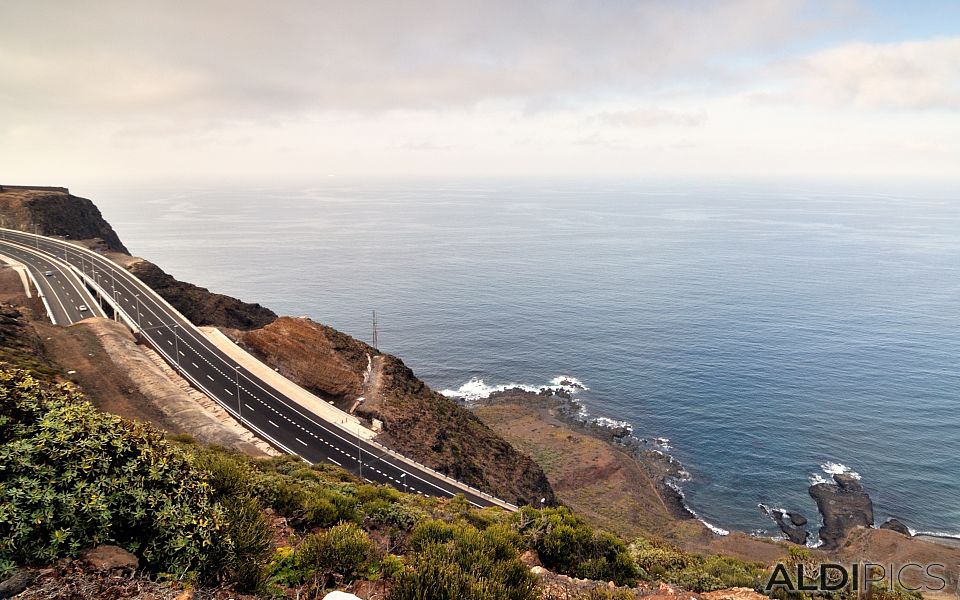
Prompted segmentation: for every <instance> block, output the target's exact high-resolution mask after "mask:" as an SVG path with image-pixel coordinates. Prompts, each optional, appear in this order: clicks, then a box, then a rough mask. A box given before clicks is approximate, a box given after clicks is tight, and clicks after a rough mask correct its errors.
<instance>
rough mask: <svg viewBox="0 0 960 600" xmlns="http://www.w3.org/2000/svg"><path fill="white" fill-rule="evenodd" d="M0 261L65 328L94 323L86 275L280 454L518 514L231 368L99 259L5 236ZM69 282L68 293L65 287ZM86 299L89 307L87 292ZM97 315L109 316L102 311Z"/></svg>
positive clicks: (1, 233) (22, 236)
mask: <svg viewBox="0 0 960 600" xmlns="http://www.w3.org/2000/svg"><path fill="white" fill-rule="evenodd" d="M0 254H5V255H8V256H11V257H13V258H16V260H18V261H20V262H22V263H23V264H25V265H27V267H28V268H29V269H31V271H32V272H34V275H35V277H36V278H37V279H38V281H40V280H43V281H45V282H47V283H49V285H48V286H46V289H44V294H47V295H48V302H50V304H51V310H52V309H53V306H52V305H53V304H54V303H56V304H58V306H61V307H62V312H63V313H65V314H64V316H65V317H66V319H65V321H64V323H65V324H69V323H72V322H75V321H76V320H79V319H78V317H79V318H86V317H87V316H92V315H91V313H92V312H93V310H97V309H95V307H94V304H95V303H94V304H91V303H87V302H79V303H85V304H87V306H88V307H89V308H90V311H88V312H86V313H79V312H78V311H76V310H75V307H76V306H77V305H78V304H79V303H78V299H80V298H83V297H84V295H83V291H82V290H84V288H83V286H82V285H80V282H79V281H78V280H77V276H78V275H81V276H82V278H84V279H85V280H86V281H87V283H88V284H94V283H95V284H96V286H97V287H98V288H99V289H100V290H101V292H102V294H103V296H104V297H105V298H106V299H112V301H113V306H115V307H117V308H118V309H119V312H120V315H121V316H122V317H123V319H124V320H125V321H126V322H127V324H128V325H129V326H130V327H131V329H133V330H134V331H135V332H139V336H140V339H141V340H143V341H144V342H146V343H147V344H148V345H150V346H151V347H152V348H154V349H155V350H156V351H157V352H158V353H159V354H161V355H162V356H163V357H164V359H166V360H167V362H169V363H170V364H171V366H173V367H174V368H175V369H176V370H177V371H178V372H179V373H180V374H181V375H182V376H183V377H185V378H186V379H187V380H188V381H190V382H191V384H192V385H193V386H194V387H196V388H197V389H198V390H200V391H201V392H203V393H204V394H206V395H207V396H209V397H210V398H212V399H213V400H214V401H216V402H217V403H218V404H220V405H221V406H222V407H223V408H224V409H226V410H227V411H228V412H229V413H230V414H231V415H233V417H234V418H236V419H237V420H238V421H240V423H242V424H243V425H244V426H246V427H247V428H249V429H250V430H252V431H253V432H254V433H255V434H257V435H258V436H259V437H261V438H262V439H264V440H266V441H268V442H270V443H271V444H272V445H274V446H275V447H277V448H278V449H280V450H283V451H285V452H288V453H290V454H295V455H297V456H300V457H301V458H303V459H304V460H306V461H307V462H309V463H317V462H326V463H330V464H334V465H337V466H340V467H343V468H344V469H346V470H347V471H350V472H352V473H354V474H357V475H359V476H361V477H363V478H365V479H367V480H370V481H374V482H378V483H386V484H389V485H391V486H393V487H395V488H397V489H398V490H401V491H405V492H409V493H417V494H421V495H424V496H428V497H452V496H454V495H456V494H463V495H464V496H465V497H466V498H467V500H468V501H469V502H470V503H472V504H474V505H475V506H481V507H484V506H501V507H503V508H506V509H508V510H512V509H515V507H513V506H512V505H511V504H509V503H507V502H505V501H503V500H499V499H496V498H494V497H493V496H490V495H488V494H485V493H482V492H480V491H479V490H476V489H474V488H469V487H467V486H464V485H463V484H459V483H457V482H454V481H452V480H450V479H449V478H446V477H444V476H442V475H440V474H439V473H436V472H434V471H432V470H430V469H427V468H426V467H423V466H420V465H418V464H416V463H414V462H413V461H410V460H407V459H404V458H402V457H400V456H399V455H396V454H395V453H390V452H389V451H388V450H387V449H386V448H384V447H383V446H380V445H378V444H375V443H371V442H369V441H365V440H363V439H361V438H359V436H358V435H356V434H353V435H351V433H350V432H349V431H347V430H345V429H343V428H342V427H340V426H339V425H338V424H336V423H331V422H328V421H324V420H323V419H321V418H320V417H319V416H317V415H315V414H313V413H311V412H309V411H307V410H306V409H305V408H303V407H302V406H300V405H299V404H297V403H296V402H294V401H293V400H291V399H290V398H287V397H285V396H284V395H283V394H282V393H280V392H279V391H277V390H276V389H274V388H272V387H271V386H270V385H268V384H267V383H265V382H264V381H262V380H261V379H259V378H258V377H257V376H256V375H254V374H252V373H250V372H248V371H247V370H246V369H244V368H243V367H242V366H241V365H239V364H237V363H236V362H235V361H233V360H232V359H231V358H230V357H228V356H227V355H226V354H224V353H223V352H222V351H221V350H220V349H219V348H217V347H216V346H215V345H214V344H213V343H212V342H211V341H209V340H208V339H207V338H206V336H205V335H204V334H203V333H202V332H200V331H199V330H198V329H197V328H196V327H194V325H193V324H192V323H190V322H189V321H188V320H187V319H186V318H185V317H184V316H183V315H181V314H180V313H179V312H177V311H176V310H175V309H174V308H173V307H171V306H170V305H169V304H167V303H166V302H165V301H164V300H163V299H162V298H160V296H159V295H158V294H156V293H155V292H154V291H153V290H152V289H151V288H150V287H148V286H147V285H146V284H144V283H143V282H141V281H140V280H139V279H137V278H136V277H134V276H133V275H132V274H130V273H129V272H128V271H127V270H126V269H124V268H122V267H120V266H118V265H116V264H115V263H113V262H112V261H110V260H109V259H107V258H105V257H103V256H101V255H99V254H98V253H96V252H93V251H90V250H88V249H86V248H81V247H80V246H78V245H75V244H73V243H70V242H67V241H64V240H59V239H56V238H50V237H44V236H35V235H33V234H29V233H24V232H20V231H15V230H10V229H0ZM46 271H54V275H52V276H50V277H46V276H44V275H43V274H44V272H46ZM71 276H72V279H71ZM68 282H69V283H70V285H65V284H66V283H68ZM41 285H42V284H41ZM78 286H79V287H80V289H79V290H78V289H76V288H77V287H78ZM86 294H87V299H88V300H89V299H90V296H89V291H86ZM71 307H74V310H72V311H71ZM95 314H97V315H102V314H103V313H102V311H99V310H97V312H96V313H95ZM58 322H59V321H58Z"/></svg>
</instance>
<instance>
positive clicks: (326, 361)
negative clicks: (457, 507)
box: [0, 186, 554, 504]
mask: <svg viewBox="0 0 960 600" xmlns="http://www.w3.org/2000/svg"><path fill="white" fill-rule="evenodd" d="M0 217H2V218H3V219H4V220H5V223H6V225H7V226H8V227H13V228H18V229H22V230H25V231H30V230H32V229H33V228H34V226H35V225H36V226H37V227H38V229H39V231H40V232H41V233H45V234H51V235H63V236H67V237H69V238H71V239H78V240H90V239H99V240H102V243H100V244H99V246H100V247H101V248H103V249H107V250H114V251H116V252H118V253H121V254H116V255H114V256H113V257H112V258H113V259H114V260H115V261H117V262H118V264H123V265H124V266H126V268H128V269H129V270H130V272H131V273H133V274H134V275H136V276H137V277H139V278H140V279H141V280H142V281H143V282H144V283H146V284H147V285H149V286H150V287H151V288H153V290H154V291H156V292H157V293H158V294H160V296H161V297H163V298H164V299H165V300H166V301H167V302H169V303H170V304H171V305H172V306H173V307H174V308H176V309H177V310H178V311H180V312H181V313H182V314H183V315H184V316H185V317H187V318H188V319H189V320H190V321H191V322H193V323H194V324H196V325H199V326H214V327H220V328H222V329H226V330H227V331H228V333H231V334H232V335H231V337H233V338H234V339H237V338H239V341H240V343H241V345H243V346H245V347H246V348H247V349H248V350H249V351H250V352H251V353H253V354H254V355H255V356H257V357H259V358H260V359H261V360H263V361H264V362H266V363H267V364H268V365H270V366H271V367H274V368H276V369H277V370H278V371H281V372H282V373H283V374H284V375H285V376H287V377H288V378H290V379H291V380H293V381H294V382H296V383H298V384H300V385H301V386H303V387H305V388H307V389H309V390H311V391H313V392H315V393H317V394H319V395H320V396H322V397H324V398H325V399H330V400H334V401H335V402H338V403H340V404H341V407H342V408H346V409H348V410H349V409H350V408H353V407H352V404H353V402H355V401H356V399H357V398H358V396H359V395H360V394H361V392H362V391H363V390H362V387H363V385H364V382H365V381H366V378H367V373H366V370H367V368H368V362H367V356H368V355H370V356H371V357H377V364H378V370H377V379H378V385H377V398H376V400H377V401H376V403H371V404H370V405H369V406H367V405H361V407H360V408H361V410H360V411H358V414H359V415H360V416H362V417H366V418H369V419H378V420H380V421H382V423H383V430H382V433H381V435H380V438H379V441H380V442H382V443H384V444H385V445H387V446H390V447H392V448H394V449H396V450H397V451H399V452H401V453H403V454H406V455H407V456H409V457H411V458H413V459H415V460H418V461H419V462H421V463H423V464H425V465H427V466H429V467H432V468H434V469H436V470H437V471H440V472H441V473H444V474H447V475H449V476H451V477H454V478H457V479H459V480H461V481H463V482H464V483H467V484H469V485H473V486H475V487H478V488H481V489H483V490H485V491H488V492H491V493H494V494H496V495H498V496H500V497H501V498H503V499H505V500H508V501H509V502H514V503H523V504H525V503H536V504H539V502H540V500H541V498H544V499H546V502H547V503H550V504H552V503H553V502H554V496H553V490H552V489H551V487H550V484H549V483H548V481H547V478H546V476H545V475H544V473H543V471H542V470H541V469H540V467H539V466H538V465H537V464H536V463H535V462H534V461H533V460H532V459H530V458H529V457H528V456H525V455H523V454H521V453H520V452H518V451H517V450H516V449H515V448H514V447H513V446H511V445H510V444H509V443H508V442H507V441H506V440H504V439H503V438H501V437H500V436H498V435H497V434H496V433H494V432H493V431H492V430H491V429H490V428H489V427H487V426H486V425H484V424H483V423H482V422H481V421H480V419H478V418H477V417H476V416H474V415H473V414H472V413H471V412H470V411H468V410H466V409H464V408H462V407H460V406H459V405H457V404H456V403H455V402H453V401H452V400H450V399H448V398H446V397H445V396H443V395H441V394H439V393H437V392H434V391H433V390H431V389H430V388H429V387H427V385H426V384H424V383H423V382H422V381H420V380H419V379H417V378H416V377H415V376H414V374H413V372H412V371H411V370H410V369H408V368H407V367H406V366H405V365H404V364H403V362H402V361H401V360H400V359H398V358H396V357H393V356H389V355H380V354H379V353H378V352H377V351H376V350H374V349H373V348H371V347H370V346H367V345H366V344H364V343H362V342H360V341H358V340H356V339H354V338H352V337H350V336H348V335H346V334H343V333H340V332H339V331H337V330H335V329H333V328H331V327H326V326H323V325H320V324H318V323H313V322H312V321H310V320H308V319H296V318H285V319H283V320H281V321H280V322H279V323H276V324H274V323H275V322H276V321H277V320H278V316H277V314H276V313H274V312H273V311H271V310H270V309H268V308H266V307H263V306H261V305H259V304H251V303H247V302H242V301H241V300H238V299H237V298H232V297H230V296H225V295H223V294H216V293H213V292H211V291H210V290H208V289H206V288H202V287H199V286H197V285H194V284H191V283H186V282H183V281H178V280H177V279H175V278H174V277H172V276H171V275H169V274H167V273H165V272H164V271H163V270H162V269H161V268H160V267H158V266H157V265H155V264H153V263H150V262H148V261H145V260H139V259H133V258H131V257H130V256H129V254H128V253H127V249H126V248H125V247H124V245H123V244H122V243H121V242H120V239H119V238H118V237H117V235H116V233H115V232H114V231H113V228H112V227H110V225H109V224H108V223H107V222H106V221H105V220H104V219H103V217H102V215H101V214H100V211H99V210H98V209H97V208H96V206H94V204H93V203H92V202H90V201H89V200H86V199H84V198H78V197H76V196H72V195H70V194H69V193H68V192H67V190H65V189H58V188H49V189H42V190H41V189H29V190H25V189H11V188H10V186H7V188H5V189H2V190H0ZM231 330H232V331H231Z"/></svg>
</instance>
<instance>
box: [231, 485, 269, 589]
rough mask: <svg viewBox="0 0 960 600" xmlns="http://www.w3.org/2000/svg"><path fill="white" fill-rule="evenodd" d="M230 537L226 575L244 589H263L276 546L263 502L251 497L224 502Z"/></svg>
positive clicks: (239, 497) (241, 497)
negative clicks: (272, 552)
mask: <svg viewBox="0 0 960 600" xmlns="http://www.w3.org/2000/svg"><path fill="white" fill-rule="evenodd" d="M223 506H224V508H225V515H224V516H225V517H226V518H225V526H224V531H223V533H224V534H225V536H226V539H225V543H224V545H225V546H226V552H224V553H223V555H222V556H223V565H222V576H223V577H224V578H227V579H228V580H230V581H232V582H234V583H236V584H237V588H238V589H239V590H240V591H251V592H253V591H258V590H261V589H263V587H264V585H265V584H266V583H267V579H268V577H269V571H268V565H269V562H270V556H271V551H272V549H273V543H272V532H271V529H270V523H269V522H268V521H267V519H266V518H265V517H264V516H263V512H261V507H260V503H259V502H258V501H257V500H255V499H253V498H251V497H250V496H238V497H235V498H229V499H227V500H226V501H225V502H224V503H223Z"/></svg>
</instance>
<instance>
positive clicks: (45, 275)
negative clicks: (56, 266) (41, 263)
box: [43, 271, 53, 277]
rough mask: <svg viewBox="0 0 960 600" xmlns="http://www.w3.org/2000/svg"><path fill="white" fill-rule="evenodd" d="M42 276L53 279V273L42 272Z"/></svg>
mask: <svg viewBox="0 0 960 600" xmlns="http://www.w3.org/2000/svg"><path fill="white" fill-rule="evenodd" d="M43 276H44V277H53V271H44V272H43Z"/></svg>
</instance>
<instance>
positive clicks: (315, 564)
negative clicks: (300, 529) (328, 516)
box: [297, 523, 374, 587]
mask: <svg viewBox="0 0 960 600" xmlns="http://www.w3.org/2000/svg"><path fill="white" fill-rule="evenodd" d="M373 551H374V546H373V542H371V541H370V538H369V537H368V536H367V532H365V531H364V530H363V529H360V527H359V526H357V524H356V523H341V524H340V525H337V526H335V527H331V528H330V529H327V530H325V531H321V532H318V533H314V534H311V535H308V536H307V537H306V539H304V541H303V543H302V544H300V547H299V548H297V565H298V566H299V567H300V568H301V569H302V570H303V572H304V574H305V575H307V576H308V577H313V578H314V579H315V581H316V582H317V583H318V584H319V585H320V587H325V586H326V584H327V583H328V582H329V581H330V580H331V579H334V578H337V579H341V580H342V581H352V580H353V579H354V578H355V577H356V575H357V574H359V573H360V572H362V571H363V570H364V569H366V568H367V566H369V562H370V560H371V559H372V558H373Z"/></svg>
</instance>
